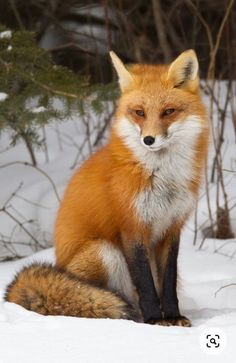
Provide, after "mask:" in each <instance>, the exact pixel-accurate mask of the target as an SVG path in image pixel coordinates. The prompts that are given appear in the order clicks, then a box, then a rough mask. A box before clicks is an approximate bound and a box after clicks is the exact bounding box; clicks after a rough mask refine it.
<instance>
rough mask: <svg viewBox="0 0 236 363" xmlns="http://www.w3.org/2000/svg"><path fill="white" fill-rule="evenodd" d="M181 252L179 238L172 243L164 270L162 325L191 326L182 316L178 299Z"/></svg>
mask: <svg viewBox="0 0 236 363" xmlns="http://www.w3.org/2000/svg"><path fill="white" fill-rule="evenodd" d="M178 252H179V237H175V238H173V239H172V240H171V241H170V246H169V253H168V257H167V261H166V265H165V269H164V276H163V284H162V294H161V309H162V313H163V315H164V319H163V321H162V322H160V323H161V324H162V325H178V326H191V323H190V321H189V320H188V319H187V318H186V317H184V316H181V315H180V312H179V302H178V297H177V291H176V285H177V260H178Z"/></svg>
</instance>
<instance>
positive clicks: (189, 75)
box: [167, 49, 199, 91]
mask: <svg viewBox="0 0 236 363" xmlns="http://www.w3.org/2000/svg"><path fill="white" fill-rule="evenodd" d="M167 78H168V80H170V81H171V82H172V83H173V85H174V87H175V88H188V89H189V90H190V91H196V89H197V88H198V86H199V79H198V60H197V56H196V53H195V52H194V50H192V49H189V50H186V51H185V52H183V53H181V54H180V55H179V56H178V57H177V58H176V59H175V60H174V62H172V63H171V65H170V67H169V70H168V75H167Z"/></svg>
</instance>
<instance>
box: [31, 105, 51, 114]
mask: <svg viewBox="0 0 236 363" xmlns="http://www.w3.org/2000/svg"><path fill="white" fill-rule="evenodd" d="M46 110H47V109H46V107H44V106H39V107H34V108H32V109H31V112H33V113H40V112H44V111H46Z"/></svg>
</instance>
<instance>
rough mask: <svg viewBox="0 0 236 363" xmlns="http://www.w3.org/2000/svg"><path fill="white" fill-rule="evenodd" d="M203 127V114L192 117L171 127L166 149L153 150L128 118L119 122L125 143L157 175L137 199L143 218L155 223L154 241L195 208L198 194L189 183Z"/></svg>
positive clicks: (138, 214)
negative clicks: (198, 139)
mask: <svg viewBox="0 0 236 363" xmlns="http://www.w3.org/2000/svg"><path fill="white" fill-rule="evenodd" d="M202 130H203V124H202V122H201V120H200V119H199V117H198V116H195V115H192V116H189V117H188V118H187V119H185V120H184V121H181V122H175V123H173V124H172V125H171V126H170V127H169V129H168V138H167V139H166V144H165V148H164V149H163V150H160V151H150V150H149V149H147V148H146V147H145V146H143V145H142V143H141V135H140V130H138V129H137V128H136V127H135V125H134V124H132V123H131V122H130V121H129V120H128V119H126V118H123V119H122V120H120V122H119V124H118V125H117V131H118V133H119V135H120V136H121V137H122V139H123V140H124V142H125V144H126V145H127V146H128V147H129V148H130V149H131V150H132V152H133V154H134V156H135V157H136V159H137V160H138V161H139V162H140V163H141V164H142V165H143V167H144V168H145V169H146V170H147V171H149V172H150V173H151V174H152V176H153V180H152V187H149V188H146V189H145V190H144V191H142V192H141V193H139V194H137V195H136V197H135V199H134V201H133V207H134V208H135V210H136V213H137V217H138V218H139V219H140V221H142V222H144V223H147V224H151V225H152V230H153V240H155V239H156V238H158V237H161V236H162V235H163V233H164V232H165V231H166V230H167V228H168V227H169V226H170V225H171V224H172V223H173V222H174V220H177V219H178V220H179V219H183V220H184V219H185V218H186V215H187V214H188V213H189V212H190V211H191V210H192V209H193V208H194V204H195V197H194V196H193V195H192V194H191V192H190V191H189V188H188V185H189V181H190V180H191V178H192V177H193V157H194V153H195V143H196V140H197V137H198V135H199V134H200V133H201V132H202ZM158 141H159V142H161V141H160V139H159V140H158Z"/></svg>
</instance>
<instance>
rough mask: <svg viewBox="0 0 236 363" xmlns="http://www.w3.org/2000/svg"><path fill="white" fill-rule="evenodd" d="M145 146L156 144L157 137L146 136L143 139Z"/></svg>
mask: <svg viewBox="0 0 236 363" xmlns="http://www.w3.org/2000/svg"><path fill="white" fill-rule="evenodd" d="M143 142H144V144H146V145H152V144H154V142H155V137H152V136H145V138H144V139H143Z"/></svg>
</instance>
